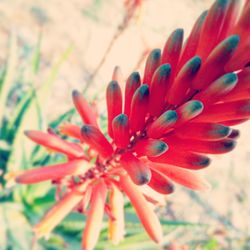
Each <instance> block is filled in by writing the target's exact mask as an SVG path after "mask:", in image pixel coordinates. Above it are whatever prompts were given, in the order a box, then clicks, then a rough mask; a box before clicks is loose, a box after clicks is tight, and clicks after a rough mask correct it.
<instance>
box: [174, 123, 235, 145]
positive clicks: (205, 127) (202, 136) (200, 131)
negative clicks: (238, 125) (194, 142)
mask: <svg viewBox="0 0 250 250" xmlns="http://www.w3.org/2000/svg"><path fill="white" fill-rule="evenodd" d="M230 133H231V129H230V128H229V127H226V126H223V125H221V124H216V123H189V124H185V125H184V126H182V127H180V128H178V129H176V130H175V134H176V135H177V136H178V137H179V138H184V139H198V140H208V141H214V140H215V141H216V140H219V139H223V138H225V137H227V136H228V135H229V134H230Z"/></svg>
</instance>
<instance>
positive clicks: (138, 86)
mask: <svg viewBox="0 0 250 250" xmlns="http://www.w3.org/2000/svg"><path fill="white" fill-rule="evenodd" d="M239 5H240V1H234V0H217V1H215V3H214V4H213V5H212V6H211V8H210V9H209V11H205V12H204V13H202V14H201V16H200V17H199V18H198V20H197V21H196V23H195V25H194V27H193V29H192V31H191V33H190V35H189V36H188V38H187V40H186V42H185V43H184V45H183V30H182V29H177V30H175V31H174V32H173V33H172V34H171V35H170V36H169V38H168V39H167V42H166V44H165V46H164V48H163V50H162V52H161V50H160V49H154V50H153V51H152V52H151V53H150V54H149V56H148V58H147V61H146V66H145V71H144V75H143V76H142V77H141V76H140V74H139V73H138V72H134V73H132V74H131V75H130V76H129V77H128V79H127V81H126V87H125V94H124V97H123V94H122V91H121V88H120V85H119V77H117V75H116V74H114V75H113V79H112V81H111V82H110V83H109V84H108V87H107V90H106V102H107V119H108V136H105V135H104V133H103V132H102V131H101V129H100V127H99V125H98V116H97V115H96V113H95V112H94V111H93V108H92V107H91V106H90V105H89V104H88V103H87V102H86V100H85V99H84V97H83V95H82V94H81V93H79V92H77V91H73V102H74V105H75V108H76V110H77V111H78V113H79V115H80V116H81V119H82V122H83V126H78V125H74V124H62V125H61V127H60V133H61V134H63V135H67V136H68V137H72V138H75V139H76V142H71V141H66V140H63V139H62V138H61V137H60V136H59V135H58V134H57V133H55V132H54V131H52V130H51V129H50V130H48V133H44V132H39V131H27V132H25V134H26V135H27V136H28V137H29V138H30V139H31V140H33V141H34V142H36V143H38V144H40V145H42V146H45V147H46V148H49V149H51V150H53V151H56V152H58V153H61V154H64V155H66V156H67V159H68V160H67V162H65V163H62V164H56V165H50V166H45V167H37V168H34V169H31V170H27V171H24V172H23V173H21V174H20V175H18V176H17V177H16V181H17V182H18V183H22V184H34V183H37V182H42V181H51V182H52V183H53V184H55V185H57V190H58V197H59V200H58V202H57V203H56V205H55V206H54V207H52V209H51V210H50V211H49V212H48V213H47V214H46V215H45V217H44V218H43V219H42V221H41V222H40V223H39V224H37V225H36V226H35V227H34V231H35V234H36V236H37V237H38V238H39V237H42V236H45V235H47V234H49V233H50V232H51V231H52V230H53V228H54V227H55V226H56V225H57V224H58V223H59V222H60V221H61V220H63V218H64V217H65V216H66V215H67V214H68V213H70V212H71V211H72V210H77V211H79V212H80V213H84V214H86V216H87V217H86V226H85V229H84V232H83V238H82V249H84V250H91V249H94V247H95V245H96V243H97V241H98V236H99V232H100V229H101V225H102V220H103V216H104V213H106V214H107V216H108V218H109V223H108V227H109V229H108V232H109V238H110V239H111V240H112V241H113V243H116V244H117V243H119V242H120V240H122V239H123V237H124V232H125V229H124V224H125V223H124V194H125V195H126V196H127V197H128V199H129V200H130V202H131V204H132V205H133V207H134V209H135V211H136V213H137V215H138V217H139V219H140V221H141V223H142V225H143V227H144V228H145V230H146V232H147V233H148V235H149V236H150V238H151V239H152V240H153V241H155V242H157V243H159V242H161V240H162V236H163V235H162V229H161V225H160V222H159V220H158V217H157V216H156V214H155V213H154V211H153V207H154V206H151V204H153V205H155V204H157V203H159V202H161V201H162V198H163V197H164V195H167V194H170V193H172V192H173V191H174V184H173V183H174V182H175V183H178V184H180V185H183V186H185V187H187V188H190V189H194V190H206V189H207V188H209V185H208V183H207V182H206V181H205V180H204V179H202V178H201V177H200V176H199V175H197V173H195V171H196V170H199V169H203V168H205V167H207V166H208V165H209V163H210V159H209V158H208V157H207V156H206V154H221V153H226V152H229V151H231V150H232V149H233V148H234V147H235V139H236V138H237V137H238V134H239V131H238V130H236V129H232V128H230V127H229V126H233V125H236V124H240V123H242V122H244V121H246V120H247V119H249V117H250V68H249V67H248V65H249V61H250V56H249V49H250V39H249V32H250V2H249V1H246V2H245V4H244V7H243V9H242V11H241V13H239V9H240V6H239Z"/></svg>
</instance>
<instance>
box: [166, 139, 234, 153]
mask: <svg viewBox="0 0 250 250" xmlns="http://www.w3.org/2000/svg"><path fill="white" fill-rule="evenodd" d="M164 141H165V142H167V143H168V145H169V147H170V148H171V147H174V148H175V149H176V150H178V149H179V150H184V151H186V150H187V151H193V152H197V153H205V154H223V153H227V152H230V151H232V150H233V149H234V148H235V146H236V141H234V140H231V139H221V140H219V141H201V140H194V139H179V138H178V137H176V136H168V137H166V139H165V140H164Z"/></svg>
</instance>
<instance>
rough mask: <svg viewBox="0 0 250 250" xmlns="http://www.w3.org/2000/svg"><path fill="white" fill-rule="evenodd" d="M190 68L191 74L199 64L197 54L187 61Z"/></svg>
mask: <svg viewBox="0 0 250 250" xmlns="http://www.w3.org/2000/svg"><path fill="white" fill-rule="evenodd" d="M188 66H190V67H191V68H192V74H195V73H196V72H197V71H198V70H199V69H200V66H201V58H200V57H199V56H194V57H193V58H192V59H190V61H189V65H188Z"/></svg>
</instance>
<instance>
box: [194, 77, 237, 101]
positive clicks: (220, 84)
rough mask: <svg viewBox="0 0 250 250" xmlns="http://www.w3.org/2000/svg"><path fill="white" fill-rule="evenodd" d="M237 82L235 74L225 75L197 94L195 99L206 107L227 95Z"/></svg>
mask: <svg viewBox="0 0 250 250" xmlns="http://www.w3.org/2000/svg"><path fill="white" fill-rule="evenodd" d="M237 81H238V77H237V75H236V74H235V73H228V74H225V75H223V76H221V77H220V78H219V79H217V80H216V81H214V82H213V83H211V84H210V85H209V86H208V87H207V88H205V89H204V90H203V91H201V92H200V93H198V94H197V95H196V96H195V99H196V100H199V101H201V102H203V103H206V105H208V104H210V103H215V102H217V101H219V100H220V99H222V98H223V97H224V96H225V95H226V94H228V93H229V92H230V91H231V90H232V89H233V88H234V87H235V86H236V84H237ZM222 100H223V99H222Z"/></svg>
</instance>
